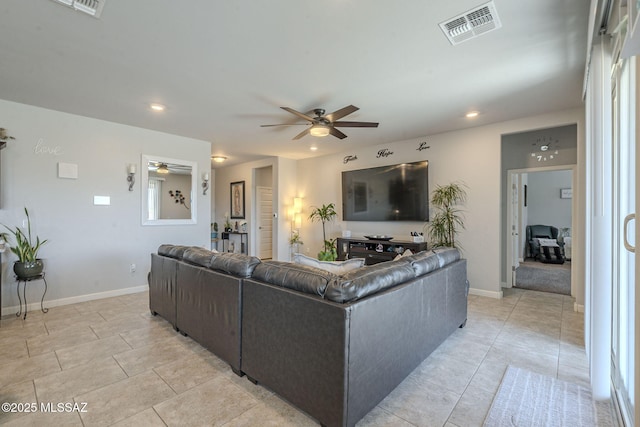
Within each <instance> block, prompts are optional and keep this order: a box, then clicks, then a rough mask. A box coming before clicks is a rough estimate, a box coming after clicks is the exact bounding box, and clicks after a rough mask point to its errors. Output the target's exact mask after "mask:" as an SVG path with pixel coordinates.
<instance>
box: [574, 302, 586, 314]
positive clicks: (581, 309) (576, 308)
mask: <svg viewBox="0 0 640 427" xmlns="http://www.w3.org/2000/svg"><path fill="white" fill-rule="evenodd" d="M573 311H575V312H577V313H584V305H583V304H578V303H577V302H574V303H573Z"/></svg>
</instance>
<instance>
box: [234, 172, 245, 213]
mask: <svg viewBox="0 0 640 427" xmlns="http://www.w3.org/2000/svg"><path fill="white" fill-rule="evenodd" d="M230 189H231V218H232V219H244V217H245V213H244V181H236V182H232V183H231V184H230Z"/></svg>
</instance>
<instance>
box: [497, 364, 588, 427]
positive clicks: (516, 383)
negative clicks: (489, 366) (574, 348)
mask: <svg viewBox="0 0 640 427" xmlns="http://www.w3.org/2000/svg"><path fill="white" fill-rule="evenodd" d="M565 426H566V427H569V426H571V427H574V426H580V427H590V426H594V427H595V426H596V418H595V409H594V404H593V400H592V398H591V391H590V390H589V389H587V388H585V387H581V386H579V385H577V384H573V383H569V382H566V381H561V380H558V379H556V378H552V377H548V376H545V375H540V374H536V373H534V372H530V371H527V370H525V369H521V368H516V367H513V366H509V367H507V372H506V373H505V374H504V377H503V378H502V383H501V384H500V389H499V390H498V393H497V394H496V397H495V398H494V399H493V403H492V404H491V409H490V410H489V414H488V415H487V418H486V419H485V421H484V427H565Z"/></svg>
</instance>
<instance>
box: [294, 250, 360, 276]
mask: <svg viewBox="0 0 640 427" xmlns="http://www.w3.org/2000/svg"><path fill="white" fill-rule="evenodd" d="M364 261H365V259H364V258H352V259H348V260H345V261H319V260H317V259H315V258H311V257H308V256H306V255H303V254H295V255H294V256H293V262H294V263H296V264H302V265H308V266H310V267H315V268H319V269H321V270H324V271H328V272H329V273H334V274H337V275H342V274H344V273H346V272H348V271H351V270H355V269H358V268H360V267H362V266H363V265H364Z"/></svg>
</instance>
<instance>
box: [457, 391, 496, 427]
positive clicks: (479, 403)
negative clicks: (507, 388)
mask: <svg viewBox="0 0 640 427" xmlns="http://www.w3.org/2000/svg"><path fill="white" fill-rule="evenodd" d="M493 397H494V393H492V392H489V391H487V390H485V389H484V388H482V387H477V386H469V387H468V388H467V389H466V390H465V392H464V394H463V395H462V397H460V400H459V401H458V403H457V404H456V407H455V408H453V412H452V413H451V416H450V417H449V422H450V423H453V424H455V425H458V426H465V427H482V425H483V424H484V419H485V418H486V416H487V414H488V413H489V409H490V408H491V404H492V403H493Z"/></svg>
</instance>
